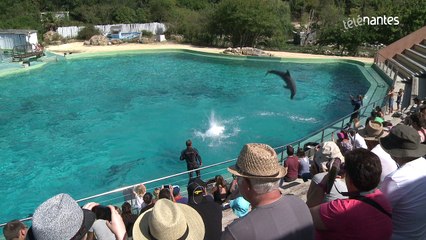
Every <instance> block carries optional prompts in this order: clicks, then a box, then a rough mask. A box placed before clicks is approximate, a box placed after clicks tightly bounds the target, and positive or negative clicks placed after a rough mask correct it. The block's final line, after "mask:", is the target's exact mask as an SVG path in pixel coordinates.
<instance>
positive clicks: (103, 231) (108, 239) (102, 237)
mask: <svg viewBox="0 0 426 240" xmlns="http://www.w3.org/2000/svg"><path fill="white" fill-rule="evenodd" d="M89 232H94V233H95V236H96V239H98V240H115V235H114V233H113V232H111V230H110V229H109V228H108V226H107V225H106V220H103V219H97V220H96V221H95V222H94V223H93V225H92V227H91V228H90V229H89Z"/></svg>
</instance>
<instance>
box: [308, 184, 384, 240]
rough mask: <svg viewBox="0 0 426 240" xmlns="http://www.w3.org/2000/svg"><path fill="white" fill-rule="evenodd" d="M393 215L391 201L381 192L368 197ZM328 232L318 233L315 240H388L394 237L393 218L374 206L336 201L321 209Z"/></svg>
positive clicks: (324, 204)
mask: <svg viewBox="0 0 426 240" xmlns="http://www.w3.org/2000/svg"><path fill="white" fill-rule="evenodd" d="M365 197H368V198H370V199H372V200H374V201H375V202H377V203H378V204H379V205H380V206H381V207H382V208H383V209H384V210H386V211H387V212H389V213H391V206H390V203H389V201H388V200H387V199H386V198H385V196H384V195H383V193H382V192H381V191H380V190H378V189H377V190H376V191H375V192H374V193H371V194H367V195H366V196H365ZM320 214H321V219H322V221H323V223H324V225H325V226H326V228H327V230H325V231H320V230H317V231H316V239H318V240H321V239H324V240H325V239H327V240H332V239H345V240H350V239H369V240H374V239H377V240H386V239H390V237H391V235H392V219H391V218H390V217H389V216H387V215H385V214H384V213H382V212H381V211H379V210H378V209H376V208H375V207H373V206H371V205H369V204H367V203H365V202H362V201H360V200H356V199H337V200H334V201H331V202H328V203H323V204H321V206H320Z"/></svg>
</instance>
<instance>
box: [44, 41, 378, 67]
mask: <svg viewBox="0 0 426 240" xmlns="http://www.w3.org/2000/svg"><path fill="white" fill-rule="evenodd" d="M157 49H158V50H166V49H181V50H193V51H199V52H205V53H216V54H220V53H222V52H223V50H225V48H211V47H198V46H193V45H189V44H176V43H168V42H161V43H151V44H140V43H125V44H120V45H107V46H86V45H84V44H83V42H73V43H67V44H62V45H52V46H48V47H46V50H47V51H51V52H54V53H57V54H60V55H63V54H64V53H73V54H75V53H99V52H121V51H129V50H157ZM265 52H267V53H271V54H272V55H273V56H274V57H280V58H291V59H295V58H304V59H307V58H308V59H335V60H338V59H340V60H341V59H346V60H354V61H359V62H362V63H364V64H373V62H374V59H373V58H361V57H345V56H328V55H315V54H305V53H293V52H278V51H265Z"/></svg>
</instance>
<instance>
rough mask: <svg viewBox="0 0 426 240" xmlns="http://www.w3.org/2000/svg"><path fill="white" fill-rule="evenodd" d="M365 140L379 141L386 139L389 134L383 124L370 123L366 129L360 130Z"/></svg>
mask: <svg viewBox="0 0 426 240" xmlns="http://www.w3.org/2000/svg"><path fill="white" fill-rule="evenodd" d="M358 133H359V135H361V136H362V137H363V138H364V140H378V139H379V138H382V137H386V136H387V135H388V134H389V132H388V131H385V129H384V128H383V124H382V123H380V122H377V121H369V122H368V124H367V126H365V128H363V129H361V130H359V132H358Z"/></svg>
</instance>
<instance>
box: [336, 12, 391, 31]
mask: <svg viewBox="0 0 426 240" xmlns="http://www.w3.org/2000/svg"><path fill="white" fill-rule="evenodd" d="M365 24H367V25H372V26H378V25H399V20H398V17H387V16H386V15H383V16H377V17H367V16H364V17H361V16H359V15H358V17H357V18H356V19H355V18H348V20H347V21H343V26H345V29H349V28H353V27H358V26H361V25H365Z"/></svg>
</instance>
